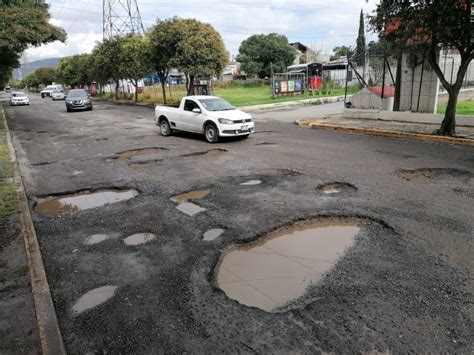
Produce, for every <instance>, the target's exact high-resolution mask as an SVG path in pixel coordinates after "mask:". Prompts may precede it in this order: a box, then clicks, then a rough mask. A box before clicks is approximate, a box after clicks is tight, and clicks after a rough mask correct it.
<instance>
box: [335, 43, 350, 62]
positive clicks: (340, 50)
mask: <svg viewBox="0 0 474 355" xmlns="http://www.w3.org/2000/svg"><path fill="white" fill-rule="evenodd" d="M332 51H333V53H334V54H333V55H332V56H331V58H330V60H336V59H340V58H343V57H347V56H348V54H349V53H350V51H351V47H347V46H340V47H334V49H333V50H332Z"/></svg>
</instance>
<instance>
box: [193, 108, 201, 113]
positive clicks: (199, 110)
mask: <svg viewBox="0 0 474 355" xmlns="http://www.w3.org/2000/svg"><path fill="white" fill-rule="evenodd" d="M193 112H194V113H201V109H199V108H197V107H196V108H193Z"/></svg>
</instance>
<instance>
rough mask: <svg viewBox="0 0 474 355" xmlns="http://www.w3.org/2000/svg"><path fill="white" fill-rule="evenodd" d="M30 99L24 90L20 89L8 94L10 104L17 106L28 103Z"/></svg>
mask: <svg viewBox="0 0 474 355" xmlns="http://www.w3.org/2000/svg"><path fill="white" fill-rule="evenodd" d="M29 104H30V99H29V98H28V96H26V94H25V93H24V92H21V91H14V92H12V93H11V96H10V105H12V106H18V105H29Z"/></svg>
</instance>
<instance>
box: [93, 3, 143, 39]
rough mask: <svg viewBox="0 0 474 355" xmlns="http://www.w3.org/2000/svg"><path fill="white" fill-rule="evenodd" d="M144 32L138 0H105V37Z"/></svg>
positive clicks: (103, 32)
mask: <svg viewBox="0 0 474 355" xmlns="http://www.w3.org/2000/svg"><path fill="white" fill-rule="evenodd" d="M128 33H137V34H139V33H144V29H143V23H142V18H141V16H140V10H139V9H138V4H137V0H103V31H102V34H103V36H104V38H111V37H115V36H124V35H126V34H128Z"/></svg>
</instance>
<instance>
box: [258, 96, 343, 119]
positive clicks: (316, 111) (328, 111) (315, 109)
mask: <svg viewBox="0 0 474 355" xmlns="http://www.w3.org/2000/svg"><path fill="white" fill-rule="evenodd" d="M343 111H344V102H342V101H341V102H334V103H330V104H323V105H305V106H299V107H298V106H296V107H287V108H279V109H278V108H277V109H269V110H262V111H257V112H252V116H254V117H255V118H256V119H257V120H260V121H262V120H263V121H266V120H272V121H281V122H295V121H296V120H300V119H318V118H323V117H325V116H328V115H338V114H342V112H343Z"/></svg>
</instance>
